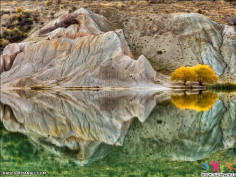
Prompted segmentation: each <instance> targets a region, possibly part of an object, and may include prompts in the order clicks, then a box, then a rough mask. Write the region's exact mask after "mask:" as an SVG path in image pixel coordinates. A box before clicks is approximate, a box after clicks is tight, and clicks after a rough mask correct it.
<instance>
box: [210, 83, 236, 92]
mask: <svg viewBox="0 0 236 177" xmlns="http://www.w3.org/2000/svg"><path fill="white" fill-rule="evenodd" d="M207 89H209V90H214V91H226V92H227V91H228V92H232V91H236V83H235V82H226V83H217V84H212V85H208V86H207Z"/></svg>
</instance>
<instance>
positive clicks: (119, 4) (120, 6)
mask: <svg viewBox="0 0 236 177" xmlns="http://www.w3.org/2000/svg"><path fill="white" fill-rule="evenodd" d="M116 7H117V9H124V5H123V4H121V3H118V4H117V5H116Z"/></svg>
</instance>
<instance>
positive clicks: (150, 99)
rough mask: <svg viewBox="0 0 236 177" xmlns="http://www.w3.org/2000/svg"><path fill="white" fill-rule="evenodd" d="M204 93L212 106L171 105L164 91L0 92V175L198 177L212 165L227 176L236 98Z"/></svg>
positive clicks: (235, 133) (234, 157)
mask: <svg viewBox="0 0 236 177" xmlns="http://www.w3.org/2000/svg"><path fill="white" fill-rule="evenodd" d="M180 95H182V94H180ZM210 96H211V98H212V99H215V101H214V104H213V105H212V106H211V105H210V104H212V102H210V101H205V102H204V101H203V100H202V99H205V100H209V95H208V96H207V95H205V94H204V95H200V96H197V97H195V96H193V97H191V98H189V97H186V96H185V97H184V96H183V97H181V98H179V97H177V98H178V99H179V100H180V101H179V102H176V100H173V97H171V96H170V93H165V92H159V93H155V92H133V91H132V92H131V91H127V92H89V93H87V92H82V93H81V92H80V93H77V92H66V93H50V94H49V93H38V92H32V93H28V92H19V91H17V92H14V93H11V94H9V93H8V92H6V93H2V98H1V111H2V116H1V121H2V123H1V174H2V172H5V171H15V172H17V171H45V172H47V175H46V176H72V177H74V176H75V177H77V176H201V172H206V170H205V169H204V167H203V165H202V163H206V162H207V163H210V162H212V161H216V162H218V161H220V172H229V169H228V168H227V166H226V163H228V162H230V163H232V164H235V165H233V167H235V166H236V147H235V140H236V124H235V123H236V116H235V115H236V109H235V107H236V97H235V95H234V94H230V95H228V94H227V95H225V94H223V95H217V98H216V97H214V95H210ZM174 98H176V97H174ZM185 99H188V100H185ZM189 100H191V101H189ZM202 102H204V103H206V102H207V104H203V103H202ZM180 104H181V105H180ZM186 105H188V106H186ZM189 105H191V106H189ZM209 105H210V106H209ZM199 107H200V108H201V109H208V110H205V111H199ZM195 108H196V109H197V110H198V111H196V110H195ZM181 109H182V110H181ZM212 170H213V168H212V167H210V169H209V170H208V172H212ZM232 172H233V171H232ZM28 176H29V175H28Z"/></svg>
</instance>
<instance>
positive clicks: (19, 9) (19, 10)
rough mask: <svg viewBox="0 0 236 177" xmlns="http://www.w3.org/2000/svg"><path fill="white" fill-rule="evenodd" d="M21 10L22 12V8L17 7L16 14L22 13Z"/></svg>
mask: <svg viewBox="0 0 236 177" xmlns="http://www.w3.org/2000/svg"><path fill="white" fill-rule="evenodd" d="M23 10H24V7H22V6H19V7H17V8H16V12H17V13H20V12H23Z"/></svg>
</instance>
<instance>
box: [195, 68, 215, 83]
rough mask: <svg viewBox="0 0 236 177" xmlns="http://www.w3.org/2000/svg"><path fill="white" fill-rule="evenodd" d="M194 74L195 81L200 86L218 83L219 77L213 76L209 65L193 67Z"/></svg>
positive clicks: (213, 72)
mask: <svg viewBox="0 0 236 177" xmlns="http://www.w3.org/2000/svg"><path fill="white" fill-rule="evenodd" d="M193 69H194V72H195V73H196V76H197V77H196V78H195V79H194V80H195V81H198V82H199V84H200V85H202V84H203V82H204V83H207V84H212V83H215V82H217V81H218V79H219V77H218V76H217V75H216V74H215V71H214V70H213V69H212V68H211V67H210V66H209V65H196V66H194V67H193Z"/></svg>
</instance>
